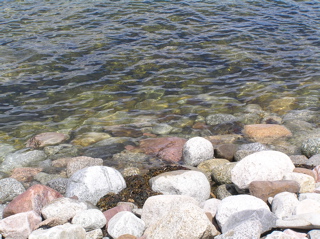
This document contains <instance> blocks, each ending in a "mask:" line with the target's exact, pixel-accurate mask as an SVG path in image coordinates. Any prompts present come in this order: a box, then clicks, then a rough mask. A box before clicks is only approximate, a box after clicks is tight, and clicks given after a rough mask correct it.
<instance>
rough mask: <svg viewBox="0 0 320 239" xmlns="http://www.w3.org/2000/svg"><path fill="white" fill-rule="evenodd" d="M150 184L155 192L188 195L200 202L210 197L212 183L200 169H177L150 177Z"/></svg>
mask: <svg viewBox="0 0 320 239" xmlns="http://www.w3.org/2000/svg"><path fill="white" fill-rule="evenodd" d="M149 184H150V185H151V188H152V190H153V191H155V192H160V193H162V194H164V195H187V196H190V197H194V198H195V199H197V200H198V201H199V202H202V201H205V200H207V199H208V198H209V197H210V191H211V190H210V183H209V181H208V179H207V177H206V176H205V175H204V174H203V173H202V172H198V171H193V170H177V171H171V172H166V173H162V174H159V175H158V176H156V177H153V178H151V179H150V181H149Z"/></svg>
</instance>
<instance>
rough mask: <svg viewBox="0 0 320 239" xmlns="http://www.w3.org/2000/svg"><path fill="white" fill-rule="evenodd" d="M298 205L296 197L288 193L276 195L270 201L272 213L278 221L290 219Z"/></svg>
mask: <svg viewBox="0 0 320 239" xmlns="http://www.w3.org/2000/svg"><path fill="white" fill-rule="evenodd" d="M298 204H299V201H298V199H297V195H296V194H294V193H289V192H282V193H279V194H277V195H276V196H275V197H274V198H273V200H272V205H271V206H272V212H273V213H274V214H275V215H276V216H277V217H278V218H280V219H282V218H285V217H290V216H291V215H293V212H294V210H295V208H296V206H297V205H298Z"/></svg>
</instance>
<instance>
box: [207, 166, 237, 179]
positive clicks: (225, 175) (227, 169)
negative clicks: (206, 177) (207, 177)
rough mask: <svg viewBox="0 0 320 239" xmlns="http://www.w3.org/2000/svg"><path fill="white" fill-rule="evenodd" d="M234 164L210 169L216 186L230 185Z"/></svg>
mask: <svg viewBox="0 0 320 239" xmlns="http://www.w3.org/2000/svg"><path fill="white" fill-rule="evenodd" d="M235 165H236V163H226V164H223V165H220V166H218V167H214V168H213V169H212V174H211V176H212V179H213V181H215V182H216V183H218V184H230V183H232V180H231V170H232V169H233V168H234V166H235Z"/></svg>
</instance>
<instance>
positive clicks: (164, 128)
mask: <svg viewBox="0 0 320 239" xmlns="http://www.w3.org/2000/svg"><path fill="white" fill-rule="evenodd" d="M172 130H173V127H172V126H171V125H168V124H156V125H155V126H153V127H152V130H151V132H152V133H154V134H162V135H165V134H170V132H171V131H172Z"/></svg>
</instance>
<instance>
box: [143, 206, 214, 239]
mask: <svg viewBox="0 0 320 239" xmlns="http://www.w3.org/2000/svg"><path fill="white" fill-rule="evenodd" d="M159 219H160V220H158V221H157V222H156V223H154V224H151V225H150V226H149V227H148V228H147V229H146V231H145V233H144V235H145V236H146V237H147V238H148V239H157V238H159V239H160V238H168V239H174V238H189V239H198V238H210V237H213V236H216V235H218V234H219V232H218V231H217V229H216V228H215V227H214V226H213V224H212V223H211V221H210V220H209V219H208V217H207V216H206V214H205V213H204V211H203V210H202V209H201V208H200V207H199V206H197V205H195V204H193V203H183V204H175V205H172V207H171V210H170V211H169V212H168V213H166V214H165V215H163V216H162V217H161V218H159ZM195 225H196V226H195Z"/></svg>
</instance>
